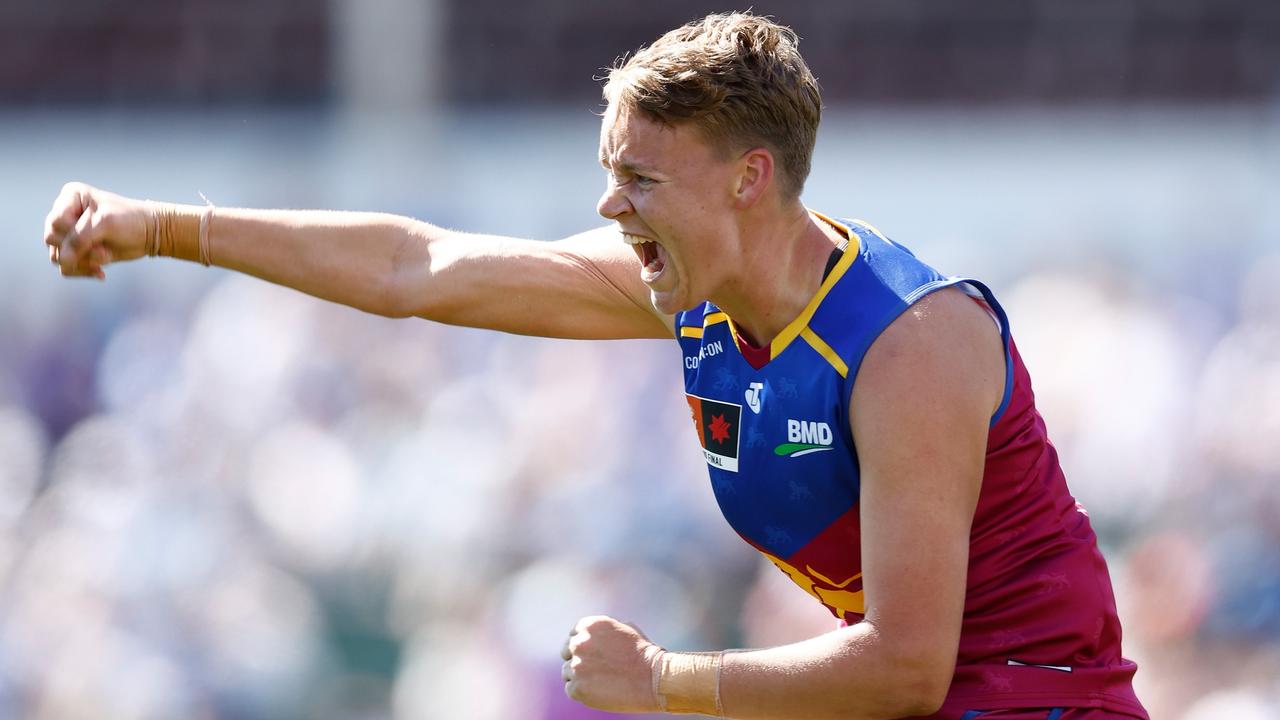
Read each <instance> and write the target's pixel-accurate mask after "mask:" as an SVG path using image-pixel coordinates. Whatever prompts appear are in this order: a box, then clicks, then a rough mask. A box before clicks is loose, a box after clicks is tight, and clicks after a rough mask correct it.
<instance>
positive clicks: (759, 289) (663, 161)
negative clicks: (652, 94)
mask: <svg viewBox="0 0 1280 720" xmlns="http://www.w3.org/2000/svg"><path fill="white" fill-rule="evenodd" d="M600 162H601V164H602V165H603V166H604V168H605V171H606V173H607V177H606V183H607V184H606V188H605V192H604V194H603V195H602V196H601V197H600V201H599V203H598V205H597V208H596V209H597V210H598V211H599V212H600V214H601V215H602V216H604V217H606V218H608V219H610V220H613V221H615V222H616V223H617V227H618V230H619V238H618V240H619V241H621V242H629V243H634V244H633V245H632V247H633V248H634V249H635V252H636V255H637V257H638V258H639V259H640V263H641V266H642V269H641V271H640V278H641V280H642V281H643V282H644V283H645V285H646V286H647V287H648V288H649V295H650V299H651V301H652V303H653V306H654V307H655V308H656V309H657V310H658V311H660V312H662V313H664V314H668V315H670V314H674V313H676V312H678V311H681V310H687V309H690V308H692V307H694V306H695V305H697V304H698V303H700V302H702V301H704V300H710V301H712V302H713V303H715V304H716V305H717V306H718V307H720V309H722V310H724V311H725V312H727V313H729V315H730V317H732V318H733V319H734V322H735V323H736V325H737V327H738V329H739V330H740V331H741V332H743V333H744V334H746V335H747V336H748V339H750V340H752V341H753V342H757V343H763V342H767V341H768V340H770V339H771V338H773V337H774V336H775V335H777V334H778V333H779V332H780V331H781V330H782V329H783V328H784V327H786V325H787V324H788V323H790V322H791V320H793V319H794V318H795V317H796V316H797V315H799V314H800V312H801V311H802V310H803V309H804V307H805V305H807V304H808V302H809V300H810V299H811V298H812V297H813V295H814V293H815V292H817V289H818V286H819V285H820V284H821V282H822V269H823V267H824V266H825V264H826V261H827V258H828V256H829V255H830V254H831V250H832V247H833V246H834V245H835V244H836V243H837V242H839V239H840V238H839V237H838V236H837V235H836V233H835V231H834V230H833V229H832V228H830V227H829V226H827V225H826V223H823V222H821V221H819V220H817V219H815V218H814V216H813V215H812V214H810V213H809V211H808V210H807V209H806V208H805V207H804V205H803V204H801V202H800V201H799V199H798V198H788V197H785V196H784V194H783V192H782V191H781V189H780V183H779V182H778V180H779V177H778V173H779V172H780V170H781V169H780V168H778V167H777V165H776V164H775V160H774V157H773V154H772V153H771V152H770V151H769V150H768V149H767V148H763V147H753V148H747V149H744V150H738V151H730V152H728V153H724V152H721V151H720V150H719V149H718V148H716V147H713V146H712V145H711V144H710V143H709V142H707V140H706V139H705V138H704V136H703V134H702V132H701V131H700V130H698V129H697V128H696V127H695V126H693V125H690V124H679V125H665V124H662V123H660V122H658V121H656V120H653V119H650V118H649V117H647V116H645V115H644V113H642V112H638V111H629V110H627V109H624V108H620V107H619V106H618V105H617V104H610V106H609V108H608V109H607V110H606V111H605V114H604V119H603V122H602V125H601V131H600ZM637 241H643V243H641V242H637ZM646 253H647V255H646ZM655 257H656V259H657V261H658V263H659V264H658V265H655V266H653V267H660V268H661V270H660V271H659V272H656V273H653V272H650V271H649V270H648V269H645V268H644V265H645V263H646V261H647V260H652V259H654V258H655Z"/></svg>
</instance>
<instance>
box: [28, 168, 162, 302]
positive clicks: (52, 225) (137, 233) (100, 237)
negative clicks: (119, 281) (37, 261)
mask: <svg viewBox="0 0 1280 720" xmlns="http://www.w3.org/2000/svg"><path fill="white" fill-rule="evenodd" d="M150 212H151V211H150V209H149V208H148V207H147V204H146V203H145V202H143V201H140V200H132V199H130V198H126V197H122V196H120V195H116V194H114V193H109V192H106V191H104V190H99V189H97V188H95V187H91V186H89V185H85V184H84V183H78V182H72V183H67V184H66V185H64V186H62V192H61V193H60V194H59V195H58V199H57V200H54V201H53V209H52V210H50V211H49V216H48V217H47V218H46V219H45V222H44V242H45V244H46V245H48V246H49V260H50V261H51V262H52V263H53V264H54V265H57V266H58V267H59V269H61V270H62V274H63V275H64V276H65V277H96V278H98V279H99V280H102V279H104V278H105V277H106V275H105V273H103V271H102V267H103V266H104V265H107V264H109V263H113V262H123V261H125V260H133V259H135V258H139V257H142V255H143V254H144V253H145V252H146V243H147V222H148V217H149V215H150Z"/></svg>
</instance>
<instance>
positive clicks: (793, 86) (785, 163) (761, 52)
mask: <svg viewBox="0 0 1280 720" xmlns="http://www.w3.org/2000/svg"><path fill="white" fill-rule="evenodd" d="M798 45H799V38H797V37H796V34H795V32H794V31H792V30H791V28H788V27H786V26H783V25H779V24H777V23H775V22H773V20H771V19H770V18H767V17H760V16H757V15H752V14H751V13H749V12H734V13H723V14H713V15H708V16H707V17H705V18H703V19H701V20H695V21H693V22H690V23H688V24H686V25H684V26H682V27H679V28H676V29H675V30H672V31H671V32H668V33H667V34H665V35H663V36H662V37H660V38H658V40H657V41H656V42H654V43H653V44H652V45H649V46H648V47H644V48H641V49H640V50H639V51H637V52H636V54H634V55H632V56H631V57H630V58H619V60H618V61H617V62H616V63H615V64H614V66H613V67H612V68H610V69H609V72H608V76H607V78H606V81H605V85H604V97H605V101H606V102H608V103H610V104H613V103H619V104H620V105H621V106H622V107H626V108H628V109H636V110H640V111H642V112H644V113H645V114H646V115H647V116H649V117H650V118H652V119H654V120H657V121H659V122H662V123H664V124H667V125H676V124H681V123H692V124H693V125H695V126H696V127H698V128H699V129H700V130H701V131H702V132H703V134H704V135H705V137H706V138H707V140H708V141H710V143H711V144H712V146H713V147H716V148H717V149H718V150H720V151H721V152H722V153H726V154H727V153H729V152H732V151H734V150H742V149H747V148H750V147H755V146H759V145H763V146H765V147H766V148H768V149H769V150H770V151H771V152H772V153H773V154H774V156H775V157H776V158H777V159H778V161H779V164H780V165H781V173H780V176H781V182H782V190H783V192H784V194H786V195H788V196H789V197H792V198H795V197H799V196H800V191H801V190H802V189H803V188H804V181H805V178H807V177H808V175H809V166H810V163H811V162H812V159H813V145H814V142H815V141H816V139H817V134H818V122H819V121H820V120H821V117H822V97H821V94H820V93H819V91H818V81H817V80H816V79H815V78H814V77H813V73H811V72H809V66H808V65H806V64H805V62H804V58H802V57H800V51H799V49H798V47H797V46H798Z"/></svg>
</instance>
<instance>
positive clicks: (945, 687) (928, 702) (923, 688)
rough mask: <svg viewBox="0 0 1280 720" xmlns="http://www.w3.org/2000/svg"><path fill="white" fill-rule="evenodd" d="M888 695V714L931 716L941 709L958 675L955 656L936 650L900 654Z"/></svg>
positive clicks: (894, 665)
mask: <svg viewBox="0 0 1280 720" xmlns="http://www.w3.org/2000/svg"><path fill="white" fill-rule="evenodd" d="M892 665H893V667H894V672H893V679H892V680H891V681H890V687H889V692H887V693H886V694H885V695H886V697H885V701H886V702H885V705H886V707H885V717H916V716H929V715H933V714H934V713H936V712H938V710H940V709H941V708H942V704H943V702H944V701H945V700H946V699H947V692H948V691H949V690H950V689H951V680H952V677H953V676H954V674H955V657H954V656H952V657H951V658H939V657H938V656H937V654H936V652H930V653H921V654H915V655H911V656H904V657H901V658H900V659H899V660H898V662H896V663H893V664H892Z"/></svg>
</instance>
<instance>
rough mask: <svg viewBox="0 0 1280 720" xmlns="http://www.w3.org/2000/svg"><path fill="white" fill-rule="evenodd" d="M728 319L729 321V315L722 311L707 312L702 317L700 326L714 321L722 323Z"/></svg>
mask: <svg viewBox="0 0 1280 720" xmlns="http://www.w3.org/2000/svg"><path fill="white" fill-rule="evenodd" d="M728 321H729V316H728V315H727V314H725V313H724V312H713V313H708V314H707V315H706V317H704V318H702V327H707V326H709V325H715V324H716V323H722V322H728Z"/></svg>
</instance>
